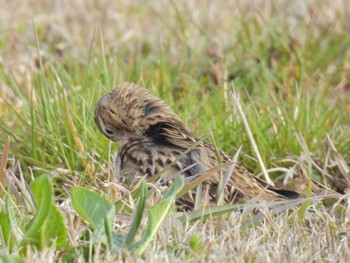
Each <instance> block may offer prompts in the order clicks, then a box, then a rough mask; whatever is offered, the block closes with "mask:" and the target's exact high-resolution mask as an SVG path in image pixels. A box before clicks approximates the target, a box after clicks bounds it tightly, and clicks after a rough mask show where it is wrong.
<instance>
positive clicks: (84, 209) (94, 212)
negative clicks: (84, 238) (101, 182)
mask: <svg viewBox="0 0 350 263" xmlns="http://www.w3.org/2000/svg"><path fill="white" fill-rule="evenodd" d="M71 198H72V202H73V206H74V208H75V210H76V211H77V213H78V214H79V215H80V216H81V217H82V218H84V219H85V220H86V221H87V222H88V223H89V224H90V225H91V226H92V228H93V229H97V228H99V227H101V225H102V226H103V224H104V219H105V217H106V215H107V214H108V213H109V211H110V210H111V209H112V207H113V205H112V204H111V203H110V202H108V201H107V200H106V199H104V198H103V197H102V196H100V195H99V194H98V193H96V192H92V191H90V190H87V189H85V188H83V187H81V186H76V187H74V188H73V189H72V191H71Z"/></svg>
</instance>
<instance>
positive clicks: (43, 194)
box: [21, 175, 67, 249]
mask: <svg viewBox="0 0 350 263" xmlns="http://www.w3.org/2000/svg"><path fill="white" fill-rule="evenodd" d="M30 188H31V190H32V192H33V195H34V197H35V201H36V205H37V214H36V216H35V218H34V219H33V222H32V225H31V227H30V228H29V229H28V231H27V232H26V233H25V236H24V238H23V240H22V242H21V245H26V244H29V243H30V244H33V245H35V246H36V247H37V248H39V249H43V248H44V247H46V246H51V245H52V242H53V241H54V240H56V246H57V247H61V246H63V245H64V244H65V242H66V238H67V230H66V226H65V224H64V220H63V216H62V215H61V213H60V212H59V211H58V209H57V207H56V206H55V204H54V202H53V187H52V182H51V180H50V179H49V177H48V176H45V175H43V176H40V177H38V178H37V179H36V180H34V181H33V182H32V183H31V185H30Z"/></svg>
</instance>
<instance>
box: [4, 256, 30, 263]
mask: <svg viewBox="0 0 350 263" xmlns="http://www.w3.org/2000/svg"><path fill="white" fill-rule="evenodd" d="M0 260H1V262H3V263H24V262H25V261H24V259H21V258H19V257H16V256H11V255H0Z"/></svg>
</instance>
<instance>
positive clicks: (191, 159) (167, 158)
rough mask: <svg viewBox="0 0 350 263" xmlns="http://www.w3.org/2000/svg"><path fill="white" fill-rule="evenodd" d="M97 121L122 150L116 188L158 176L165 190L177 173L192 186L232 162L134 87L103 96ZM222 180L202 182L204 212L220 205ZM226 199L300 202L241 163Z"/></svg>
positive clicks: (184, 200) (185, 201)
mask: <svg viewBox="0 0 350 263" xmlns="http://www.w3.org/2000/svg"><path fill="white" fill-rule="evenodd" d="M94 119H95V122H96V125H97V127H98V128H99V130H100V131H101V132H102V133H103V134H104V135H105V136H106V137H107V138H108V139H110V140H112V141H114V142H117V143H120V144H121V146H120V148H119V149H118V151H117V152H116V154H115V157H114V160H113V162H114V164H113V166H114V173H115V175H116V177H117V179H118V182H120V183H121V184H122V185H123V186H125V187H127V188H129V189H132V187H133V186H135V185H136V184H137V182H138V181H139V180H140V179H141V178H147V179H150V178H153V177H155V176H157V175H158V174H162V175H161V176H160V177H159V180H161V179H160V178H163V179H162V180H163V182H165V185H169V184H171V178H172V179H173V175H174V174H179V173H181V174H183V176H184V178H185V182H190V181H191V180H193V179H195V178H197V177H198V176H200V175H201V174H203V173H204V172H205V171H208V170H209V169H211V168H214V167H217V166H218V165H220V164H229V163H231V162H232V158H231V157H230V156H229V155H228V154H226V153H225V152H223V151H222V150H220V149H217V148H216V147H215V146H214V145H212V144H210V143H209V142H206V141H205V140H201V139H199V138H198V137H197V136H196V135H194V133H193V132H192V131H191V130H190V129H189V127H188V126H187V125H186V124H185V123H184V122H183V121H182V120H181V119H180V117H179V116H178V115H177V114H176V113H175V112H174V111H173V110H172V109H171V108H170V107H169V106H168V105H167V104H166V103H165V102H164V101H163V100H162V99H160V98H158V97H156V96H153V95H152V94H151V93H150V92H149V91H148V90H147V89H146V88H144V87H143V86H140V85H137V84H134V83H129V82H126V83H123V84H120V85H119V86H118V87H116V88H114V89H113V90H111V91H110V92H109V93H107V94H106V95H105V96H103V97H102V98H101V99H100V100H99V101H98V102H97V104H96V108H95V112H94ZM222 176H223V172H222V169H221V170H220V169H219V170H218V171H215V172H214V173H213V174H212V175H211V176H209V178H208V179H206V180H205V181H203V182H202V187H201V189H202V190H201V191H202V193H201V195H200V196H201V197H203V199H205V200H203V201H202V202H201V205H202V206H210V205H213V204H214V203H215V202H216V200H217V192H218V191H217V189H218V187H219V184H220V180H222V179H221V178H222ZM167 178H170V179H168V180H167ZM197 191H200V190H198V188H197V189H192V190H191V191H189V192H188V193H187V194H186V195H185V196H183V197H181V198H180V199H178V200H177V204H178V205H179V206H182V207H183V208H184V209H187V210H192V209H193V208H194V206H195V205H194V204H195V200H196V195H197V194H198V192H197ZM223 193H224V201H225V203H227V204H229V203H242V202H247V201H248V200H250V199H252V198H257V199H259V200H260V199H261V200H267V201H272V200H283V199H286V198H297V197H298V194H297V193H295V192H293V191H288V190H283V189H278V188H275V187H274V186H272V185H269V184H268V183H266V182H265V181H263V180H262V179H260V178H258V177H256V176H254V175H253V174H251V173H250V172H248V171H247V170H246V169H245V168H244V167H243V166H242V165H241V164H239V163H238V162H237V163H235V165H234V169H233V171H232V173H231V175H230V177H229V180H228V181H227V183H226V185H225V189H224V192H223ZM204 197H205V198H204Z"/></svg>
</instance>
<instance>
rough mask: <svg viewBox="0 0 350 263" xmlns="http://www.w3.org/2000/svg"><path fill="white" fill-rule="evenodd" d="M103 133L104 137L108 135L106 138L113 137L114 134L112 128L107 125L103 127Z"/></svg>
mask: <svg viewBox="0 0 350 263" xmlns="http://www.w3.org/2000/svg"><path fill="white" fill-rule="evenodd" d="M105 132H106V135H108V136H113V134H114V130H113V128H112V127H110V126H108V125H106V126H105Z"/></svg>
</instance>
